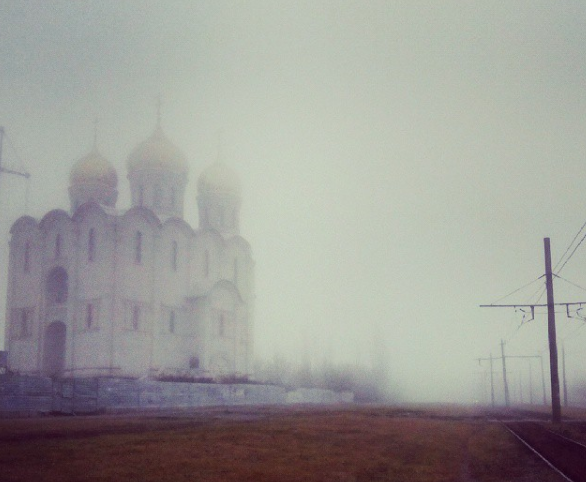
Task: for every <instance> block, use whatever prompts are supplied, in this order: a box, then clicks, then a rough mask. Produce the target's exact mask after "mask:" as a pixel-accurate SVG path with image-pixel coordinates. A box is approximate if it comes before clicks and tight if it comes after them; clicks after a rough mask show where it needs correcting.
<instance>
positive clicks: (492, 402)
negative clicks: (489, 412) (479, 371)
mask: <svg viewBox="0 0 586 482" xmlns="http://www.w3.org/2000/svg"><path fill="white" fill-rule="evenodd" d="M483 360H489V361H490V404H491V405H492V408H494V407H495V405H496V404H495V400H494V372H493V371H492V370H493V368H492V367H493V363H492V362H493V360H494V358H493V357H492V353H491V354H490V358H479V359H478V364H479V365H480V362H482V361H483Z"/></svg>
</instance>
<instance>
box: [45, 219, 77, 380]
mask: <svg viewBox="0 0 586 482" xmlns="http://www.w3.org/2000/svg"><path fill="white" fill-rule="evenodd" d="M39 227H40V232H41V240H42V248H41V249H42V259H41V263H42V273H41V279H40V288H41V296H40V299H41V303H40V306H39V312H40V323H41V326H40V338H39V357H38V368H39V370H40V371H42V372H44V371H45V370H46V367H45V366H44V363H45V358H46V356H47V353H46V349H47V345H46V343H47V330H48V328H49V327H50V326H51V325H52V324H53V323H63V324H64V325H65V347H64V364H63V374H65V375H71V374H72V369H73V367H74V360H73V353H74V350H75V346H74V344H75V337H74V336H73V333H74V311H75V293H76V281H77V280H76V269H75V268H76V255H77V239H76V226H75V224H74V223H73V222H72V220H71V218H70V217H69V216H68V215H67V213H65V212H64V211H61V210H55V211H51V212H49V213H48V214H46V215H45V217H44V218H43V219H42V220H41V222H40V223H39ZM57 272H61V273H64V277H65V278H64V280H63V283H62V285H63V289H57V288H56V286H55V284H54V283H53V282H51V281H50V277H51V276H52V274H55V273H57ZM59 284H61V283H59ZM56 293H57V294H56Z"/></svg>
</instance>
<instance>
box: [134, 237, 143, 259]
mask: <svg viewBox="0 0 586 482" xmlns="http://www.w3.org/2000/svg"><path fill="white" fill-rule="evenodd" d="M134 262H135V263H137V264H140V263H141V262H142V233H141V232H140V231H137V232H136V234H135V235H134Z"/></svg>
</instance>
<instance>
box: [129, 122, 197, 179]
mask: <svg viewBox="0 0 586 482" xmlns="http://www.w3.org/2000/svg"><path fill="white" fill-rule="evenodd" d="M127 165H128V170H129V171H132V170H136V169H168V170H172V171H176V172H187V170H188V168H187V160H186V158H185V155H184V154H183V152H181V151H180V150H179V149H178V148H177V147H176V146H175V145H174V144H173V143H172V142H171V141H170V140H169V139H168V138H167V136H166V135H165V134H164V132H163V129H161V126H160V125H157V128H156V129H155V131H154V132H153V134H152V135H151V136H150V137H149V138H148V139H147V140H146V141H144V142H141V143H140V144H139V145H138V146H136V147H135V148H134V150H133V151H132V152H131V153H130V156H128V161H127Z"/></svg>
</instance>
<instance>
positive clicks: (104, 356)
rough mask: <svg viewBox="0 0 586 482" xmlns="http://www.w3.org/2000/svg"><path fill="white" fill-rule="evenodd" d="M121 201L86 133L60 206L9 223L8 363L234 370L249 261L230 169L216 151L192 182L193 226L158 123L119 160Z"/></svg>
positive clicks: (245, 354) (154, 372) (241, 353)
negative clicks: (127, 194)
mask: <svg viewBox="0 0 586 482" xmlns="http://www.w3.org/2000/svg"><path fill="white" fill-rule="evenodd" d="M127 168H128V181H129V183H130V191H131V207H130V208H129V209H127V210H118V209H117V208H116V200H117V197H118V175H117V173H116V170H115V169H114V167H113V165H112V164H111V163H110V162H109V161H108V160H106V159H105V158H104V157H103V156H102V155H101V154H100V153H99V152H98V150H97V148H96V147H95V146H94V149H93V150H92V152H90V153H89V154H88V155H87V156H86V157H84V158H82V159H80V160H79V161H77V163H76V164H75V165H74V166H73V168H72V170H71V174H70V178H69V197H70V202H71V209H70V212H69V213H67V212H65V211H64V210H61V209H55V210H52V211H50V212H48V213H47V214H46V215H45V216H44V217H43V218H42V219H40V220H36V219H33V218H32V217H30V216H23V217H21V218H19V219H18V220H17V221H16V222H15V223H14V224H13V225H12V228H11V231H10V233H11V238H10V254H9V267H8V270H9V272H8V298H7V317H6V338H5V339H6V344H7V351H8V368H9V370H10V371H12V372H14V373H19V374H28V375H48V376H61V377H95V376H114V377H132V378H142V377H148V378H158V379H164V378H165V377H167V378H173V377H179V378H182V377H183V378H186V377H191V378H193V379H197V378H213V379H220V378H223V377H238V378H245V377H247V376H249V375H250V374H251V365H252V364H251V359H252V315H253V301H254V290H253V268H254V263H253V260H252V257H251V250H250V245H249V244H248V242H247V241H246V240H245V239H244V238H242V237H241V236H240V234H239V213H240V205H241V191H240V183H239V180H238V178H237V176H236V175H235V174H234V173H233V172H232V171H231V170H230V169H229V168H228V167H227V166H226V165H225V164H224V163H222V162H220V161H218V162H216V163H214V164H212V165H210V166H209V167H208V168H207V169H205V170H204V171H203V172H202V173H201V175H200V177H199V179H198V183H197V203H198V209H199V226H198V227H197V228H195V229H194V228H192V227H191V226H190V225H189V224H188V223H187V222H186V221H185V220H184V218H183V207H184V197H185V189H186V183H187V177H188V163H187V160H186V158H185V156H184V155H183V153H182V152H181V151H180V150H179V149H178V148H177V147H176V146H174V145H173V144H172V143H171V142H170V141H169V139H168V138H167V137H166V135H165V134H164V133H163V130H162V128H161V125H160V121H159V122H157V126H156V128H155V130H154V132H153V134H152V135H151V136H150V137H149V138H148V139H147V140H145V141H144V142H142V143H140V144H139V145H138V146H137V147H136V148H135V149H134V150H133V151H132V152H131V154H130V155H129V157H128V161H127Z"/></svg>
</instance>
